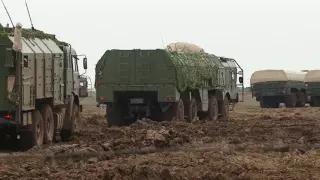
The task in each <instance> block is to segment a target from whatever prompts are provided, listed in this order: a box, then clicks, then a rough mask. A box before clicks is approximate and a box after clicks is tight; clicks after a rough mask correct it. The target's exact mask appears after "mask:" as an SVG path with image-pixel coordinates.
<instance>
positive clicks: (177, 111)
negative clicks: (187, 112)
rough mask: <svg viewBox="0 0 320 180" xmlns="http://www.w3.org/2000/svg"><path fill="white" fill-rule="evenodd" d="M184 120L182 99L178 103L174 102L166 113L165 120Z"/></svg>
mask: <svg viewBox="0 0 320 180" xmlns="http://www.w3.org/2000/svg"><path fill="white" fill-rule="evenodd" d="M173 119H176V120H183V119H184V104H183V101H182V100H181V99H180V100H179V101H178V102H174V103H173V104H172V106H171V107H170V108H169V109H168V110H167V111H166V112H165V120H167V121H172V120H173Z"/></svg>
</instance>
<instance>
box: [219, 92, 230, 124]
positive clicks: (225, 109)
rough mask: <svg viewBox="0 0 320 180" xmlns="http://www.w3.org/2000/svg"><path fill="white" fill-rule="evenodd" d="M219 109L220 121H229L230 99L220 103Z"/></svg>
mask: <svg viewBox="0 0 320 180" xmlns="http://www.w3.org/2000/svg"><path fill="white" fill-rule="evenodd" d="M219 109H220V112H221V115H220V118H219V120H220V121H227V120H228V119H229V99H228V97H224V100H223V101H222V102H221V103H219Z"/></svg>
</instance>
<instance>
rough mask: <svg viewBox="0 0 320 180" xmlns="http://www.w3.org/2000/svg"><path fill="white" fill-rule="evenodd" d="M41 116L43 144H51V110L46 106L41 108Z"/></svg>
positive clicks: (52, 130) (52, 132)
mask: <svg viewBox="0 0 320 180" xmlns="http://www.w3.org/2000/svg"><path fill="white" fill-rule="evenodd" d="M41 114H42V118H43V131H44V137H43V141H44V143H51V142H52V140H53V136H54V120H53V113H52V109H51V107H50V106H49V105H48V104H45V105H43V106H42V109H41Z"/></svg>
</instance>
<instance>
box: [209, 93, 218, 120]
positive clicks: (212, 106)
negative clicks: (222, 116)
mask: <svg viewBox="0 0 320 180" xmlns="http://www.w3.org/2000/svg"><path fill="white" fill-rule="evenodd" d="M218 117H219V106H218V101H217V98H216V97H214V96H212V97H210V99H209V104H208V119H209V120H210V121H216V120H218Z"/></svg>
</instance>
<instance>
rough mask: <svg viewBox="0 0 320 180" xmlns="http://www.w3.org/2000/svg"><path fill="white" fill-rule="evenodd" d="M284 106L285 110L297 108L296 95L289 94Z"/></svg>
mask: <svg viewBox="0 0 320 180" xmlns="http://www.w3.org/2000/svg"><path fill="white" fill-rule="evenodd" d="M285 105H286V107H287V108H289V107H296V106H297V95H296V93H291V95H290V96H289V97H287V99H286V102H285Z"/></svg>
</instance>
